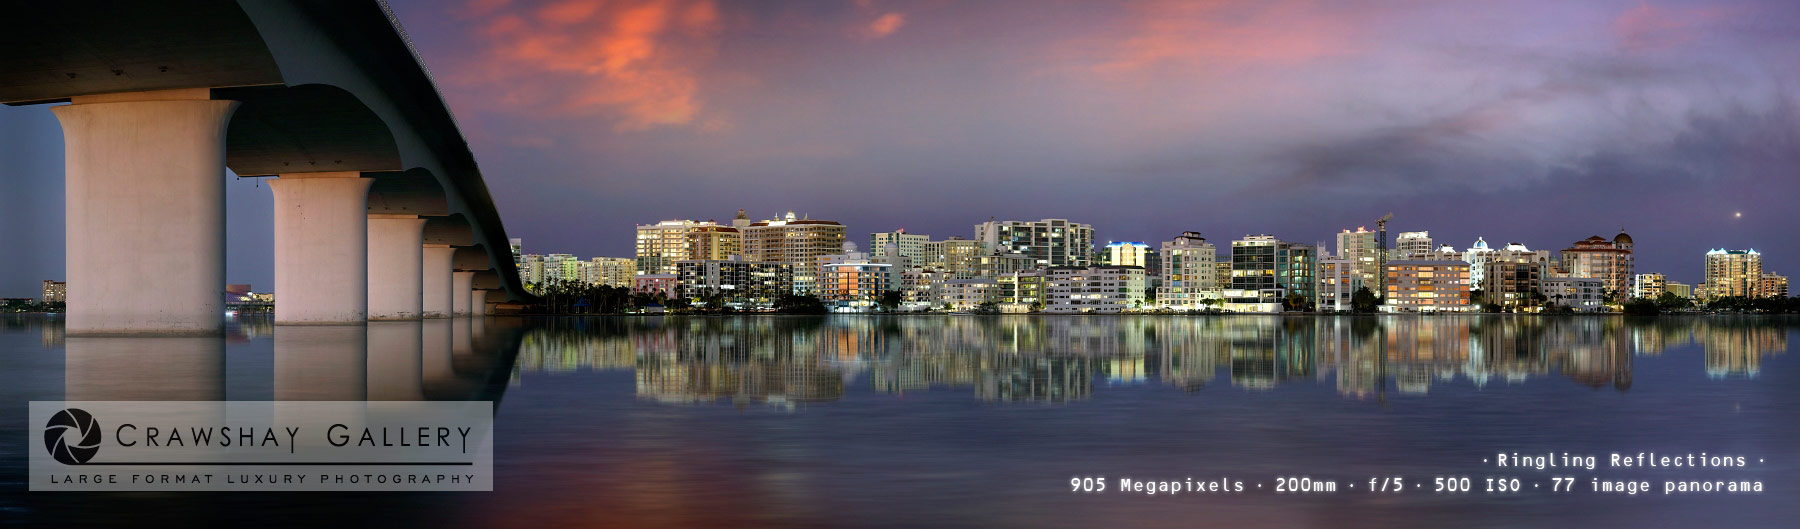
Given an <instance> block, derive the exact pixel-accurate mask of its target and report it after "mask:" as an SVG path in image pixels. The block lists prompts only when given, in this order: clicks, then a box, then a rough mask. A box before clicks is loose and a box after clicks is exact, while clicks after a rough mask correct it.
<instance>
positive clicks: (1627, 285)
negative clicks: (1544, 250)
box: [1562, 231, 1636, 296]
mask: <svg viewBox="0 0 1800 529" xmlns="http://www.w3.org/2000/svg"><path fill="white" fill-rule="evenodd" d="M1632 247H1633V244H1632V242H1631V236H1630V235H1626V234H1625V232H1624V231H1620V232H1619V234H1618V235H1616V236H1614V237H1613V238H1612V240H1611V241H1608V240H1606V239H1604V238H1602V237H1600V236H1599V235H1595V236H1593V237H1588V238H1586V239H1583V240H1580V241H1577V242H1576V243H1575V244H1574V245H1572V246H1570V247H1568V248H1566V249H1564V250H1563V251H1562V270H1563V271H1564V272H1565V273H1566V274H1568V276H1569V277H1586V278H1593V279H1599V280H1600V281H1601V282H1602V283H1605V284H1606V290H1607V292H1609V293H1612V294H1613V295H1615V296H1623V295H1625V294H1628V293H1630V292H1631V281H1632V279H1633V276H1635V275H1636V274H1635V273H1634V272H1633V264H1632V263H1633V260H1634V259H1633V257H1632Z"/></svg>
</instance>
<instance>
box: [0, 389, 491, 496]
mask: <svg viewBox="0 0 1800 529" xmlns="http://www.w3.org/2000/svg"><path fill="white" fill-rule="evenodd" d="M493 414H494V408H493V403H492V402H486V401H455V402H441V401H440V402H399V401H370V402H364V401H339V402H296V401H284V402H263V401H228V402H186V401H157V402H150V401H83V402H75V401H69V402H64V401H32V402H31V419H30V421H31V422H30V423H29V424H28V425H27V428H25V430H26V432H27V433H28V435H29V437H30V438H31V439H30V444H29V447H30V450H29V452H30V453H31V458H30V459H31V485H30V489H31V490H33V491H250V490H271V491H275V490H279V491H299V490H337V491H355V490H367V491H416V490H480V491H486V490H493V488H494V477H493V454H494V448H493Z"/></svg>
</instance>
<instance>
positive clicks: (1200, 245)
mask: <svg viewBox="0 0 1800 529" xmlns="http://www.w3.org/2000/svg"><path fill="white" fill-rule="evenodd" d="M1161 254H1162V255H1161V257H1162V286H1160V287H1157V289H1156V302H1157V303H1158V304H1159V305H1161V306H1163V307H1166V308H1169V309H1173V310H1180V311H1191V310H1201V309H1204V308H1206V307H1207V305H1206V300H1208V299H1217V298H1219V297H1220V296H1221V294H1220V291H1221V290H1222V289H1220V288H1219V273H1218V249H1217V248H1214V247H1213V245H1212V243H1209V242H1206V238H1205V237H1201V236H1200V233H1199V232H1193V231H1184V232H1181V235H1180V236H1177V237H1175V240H1172V241H1164V242H1163V243H1162V250H1161Z"/></svg>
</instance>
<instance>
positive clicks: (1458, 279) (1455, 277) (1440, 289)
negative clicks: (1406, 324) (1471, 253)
mask: <svg viewBox="0 0 1800 529" xmlns="http://www.w3.org/2000/svg"><path fill="white" fill-rule="evenodd" d="M1386 290H1387V295H1386V296H1385V297H1384V298H1383V300H1382V302H1383V303H1382V310H1384V311H1387V312H1463V311H1467V310H1470V306H1469V263H1465V262H1462V261H1427V260H1422V259H1406V260H1398V261H1388V263H1387V281H1386Z"/></svg>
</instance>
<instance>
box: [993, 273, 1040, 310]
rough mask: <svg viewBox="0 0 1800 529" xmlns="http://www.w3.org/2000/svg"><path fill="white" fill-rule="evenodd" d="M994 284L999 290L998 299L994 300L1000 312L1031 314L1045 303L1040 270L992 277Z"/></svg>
mask: <svg viewBox="0 0 1800 529" xmlns="http://www.w3.org/2000/svg"><path fill="white" fill-rule="evenodd" d="M994 283H995V284H996V285H997V286H998V287H999V289H1000V291H999V297H998V298H997V299H995V302H996V303H999V304H1000V312H1007V313H1023V312H1031V311H1033V310H1038V309H1041V308H1043V306H1044V304H1045V303H1046V300H1045V298H1044V286H1045V284H1044V271H1043V270H1042V269H1036V270H1021V271H1018V272H1012V273H1007V274H1001V275H999V276H996V277H994Z"/></svg>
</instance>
